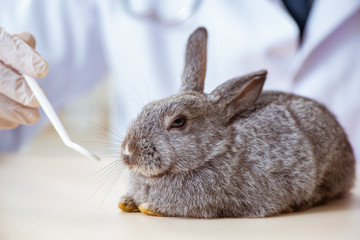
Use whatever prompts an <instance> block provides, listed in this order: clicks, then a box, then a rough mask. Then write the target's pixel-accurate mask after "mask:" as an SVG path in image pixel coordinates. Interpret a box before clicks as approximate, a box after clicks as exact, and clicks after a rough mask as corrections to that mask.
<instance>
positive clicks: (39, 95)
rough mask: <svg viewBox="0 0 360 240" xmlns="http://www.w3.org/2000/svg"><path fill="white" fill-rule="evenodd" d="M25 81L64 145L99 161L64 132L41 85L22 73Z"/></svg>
mask: <svg viewBox="0 0 360 240" xmlns="http://www.w3.org/2000/svg"><path fill="white" fill-rule="evenodd" d="M23 76H24V78H25V81H26V82H27V84H28V85H29V87H30V89H31V90H32V91H33V93H34V95H35V97H36V99H37V100H38V102H39V103H40V106H41V107H42V109H43V110H44V112H45V114H46V116H47V117H48V118H49V120H50V122H51V124H52V125H53V126H54V128H55V130H56V132H57V133H58V134H59V136H60V138H61V139H62V141H63V142H64V144H65V145H66V146H68V147H69V148H72V149H74V150H75V151H77V152H79V153H81V154H82V155H84V156H87V157H90V158H93V159H95V160H98V161H100V158H99V157H98V156H96V155H95V154H93V153H91V152H90V151H89V150H87V149H85V148H84V147H82V146H80V145H79V144H76V143H74V142H73V141H72V140H71V139H70V137H69V135H68V133H67V132H66V130H65V128H64V126H63V125H62V123H61V121H60V119H59V117H58V116H57V114H56V112H55V110H54V108H53V107H52V106H51V103H50V102H49V100H48V99H47V97H46V96H45V94H44V92H43V91H42V89H41V87H40V86H39V84H38V82H37V81H36V80H35V79H34V78H33V77H30V76H29V75H27V74H23Z"/></svg>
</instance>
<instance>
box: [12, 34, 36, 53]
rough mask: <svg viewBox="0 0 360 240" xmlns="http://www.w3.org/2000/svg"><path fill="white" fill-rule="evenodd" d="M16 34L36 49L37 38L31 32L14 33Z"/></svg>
mask: <svg viewBox="0 0 360 240" xmlns="http://www.w3.org/2000/svg"><path fill="white" fill-rule="evenodd" d="M14 36H16V37H18V38H21V39H22V40H23V41H25V42H26V43H27V44H29V45H30V47H32V48H33V49H35V47H36V40H35V38H34V36H33V35H32V34H31V33H28V32H21V33H14Z"/></svg>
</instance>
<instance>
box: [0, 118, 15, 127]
mask: <svg viewBox="0 0 360 240" xmlns="http://www.w3.org/2000/svg"><path fill="white" fill-rule="evenodd" d="M17 126H19V124H18V123H16V122H11V121H9V120H6V119H3V118H0V129H12V128H16V127H17Z"/></svg>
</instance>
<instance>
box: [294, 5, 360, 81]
mask: <svg viewBox="0 0 360 240" xmlns="http://www.w3.org/2000/svg"><path fill="white" fill-rule="evenodd" d="M359 9H360V1H359V0H344V1H331V0H330V1H329V0H315V1H314V4H313V6H312V10H311V12H310V15H309V18H308V21H307V25H306V27H305V34H304V39H303V43H302V46H301V48H300V49H299V52H298V54H297V56H296V59H295V61H294V63H293V66H292V68H291V71H290V75H293V77H295V75H296V74H297V73H298V72H299V71H300V70H301V66H302V65H303V64H304V62H305V61H306V59H307V58H308V57H309V56H310V54H311V52H313V51H314V49H316V48H317V47H319V46H320V45H321V43H322V42H323V41H324V40H325V39H326V38H327V37H329V36H330V35H331V34H332V33H333V32H334V31H335V30H336V29H338V28H339V27H341V25H342V24H344V23H345V22H346V20H347V19H349V18H350V17H351V16H353V15H354V14H356V13H357V12H358V11H359ZM334 13H335V14H334Z"/></svg>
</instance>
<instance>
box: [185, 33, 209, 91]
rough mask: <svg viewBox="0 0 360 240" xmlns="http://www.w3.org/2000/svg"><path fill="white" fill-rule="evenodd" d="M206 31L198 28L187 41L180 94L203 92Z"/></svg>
mask: <svg viewBox="0 0 360 240" xmlns="http://www.w3.org/2000/svg"><path fill="white" fill-rule="evenodd" d="M206 43H207V31H206V29H205V28H203V27H200V28H198V29H196V30H195V32H193V33H192V34H191V35H190V37H189V40H188V43H187V47H186V56H185V67H184V72H183V75H182V81H181V87H180V92H183V91H197V92H203V91H204V80H205V73H206Z"/></svg>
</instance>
